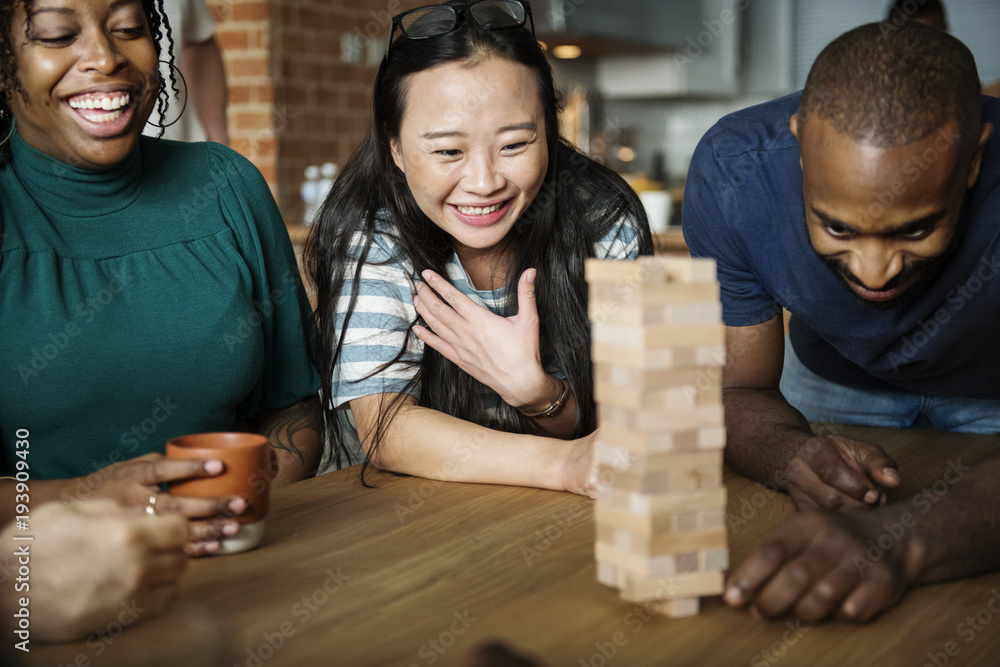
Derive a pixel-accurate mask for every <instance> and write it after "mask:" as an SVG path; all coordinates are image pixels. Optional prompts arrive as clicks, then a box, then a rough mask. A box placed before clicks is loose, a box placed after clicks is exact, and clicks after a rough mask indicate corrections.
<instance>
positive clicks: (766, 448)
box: [722, 387, 813, 489]
mask: <svg viewBox="0 0 1000 667" xmlns="http://www.w3.org/2000/svg"><path fill="white" fill-rule="evenodd" d="M722 401H723V405H724V406H725V414H726V463H728V464H729V467H731V468H732V469H733V470H734V471H736V472H738V473H739V474H741V475H743V476H744V477H749V478H750V479H752V480H754V481H756V482H760V483H762V484H768V485H769V486H774V488H778V489H784V488H785V487H786V484H787V477H786V475H785V468H786V466H787V465H788V461H789V459H790V458H791V456H792V454H794V452H795V451H796V450H798V448H799V447H801V446H802V444H803V443H805V442H806V441H807V440H808V439H809V438H811V437H813V436H812V429H811V428H810V427H809V422H808V421H806V419H805V417H803V416H802V414H801V413H799V411H798V410H796V409H795V408H793V407H792V406H791V405H789V404H788V401H786V400H785V398H784V397H783V396H782V395H781V392H780V391H778V390H777V389H750V388H745V387H732V388H728V389H724V390H723V393H722Z"/></svg>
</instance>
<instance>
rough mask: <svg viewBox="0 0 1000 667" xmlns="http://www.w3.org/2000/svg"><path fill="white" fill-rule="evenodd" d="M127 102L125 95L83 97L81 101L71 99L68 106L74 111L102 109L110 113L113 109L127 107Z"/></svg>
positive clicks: (127, 96)
mask: <svg viewBox="0 0 1000 667" xmlns="http://www.w3.org/2000/svg"><path fill="white" fill-rule="evenodd" d="M129 100H130V96H129V95H128V93H126V94H124V95H116V96H112V97H85V98H82V99H73V100H70V101H69V105H70V106H71V107H72V108H74V109H103V110H104V111H112V110H114V109H121V108H122V107H124V106H128V103H129ZM105 115H106V114H105ZM91 120H93V119H91Z"/></svg>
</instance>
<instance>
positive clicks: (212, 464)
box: [205, 459, 223, 475]
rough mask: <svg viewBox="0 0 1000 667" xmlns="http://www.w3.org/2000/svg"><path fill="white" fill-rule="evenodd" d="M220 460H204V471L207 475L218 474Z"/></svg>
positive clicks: (220, 467) (220, 468) (220, 466)
mask: <svg viewBox="0 0 1000 667" xmlns="http://www.w3.org/2000/svg"><path fill="white" fill-rule="evenodd" d="M222 468H223V466H222V461H219V460H217V459H212V460H211V461H205V472H207V473H208V474H209V475H218V474H219V473H220V472H222Z"/></svg>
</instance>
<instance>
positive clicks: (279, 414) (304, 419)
mask: <svg viewBox="0 0 1000 667" xmlns="http://www.w3.org/2000/svg"><path fill="white" fill-rule="evenodd" d="M321 424H322V421H321V416H320V408H319V398H317V397H312V398H309V399H307V400H304V401H301V402H299V403H295V404H294V405H290V406H288V407H287V408H283V409H281V410H275V411H273V412H268V413H262V414H260V415H257V416H256V417H255V418H254V419H253V420H251V422H250V424H249V426H250V428H252V429H253V430H255V431H257V432H258V433H260V434H261V435H264V436H266V437H267V439H268V440H269V441H270V443H271V448H272V450H273V451H274V456H275V461H276V463H277V472H276V473H275V476H274V480H273V482H272V484H273V485H274V486H283V485H285V484H291V483H292V482H297V481H299V480H303V479H306V478H308V477H312V476H313V475H315V474H316V466H317V464H318V463H319V459H320V435H319V434H320V430H321Z"/></svg>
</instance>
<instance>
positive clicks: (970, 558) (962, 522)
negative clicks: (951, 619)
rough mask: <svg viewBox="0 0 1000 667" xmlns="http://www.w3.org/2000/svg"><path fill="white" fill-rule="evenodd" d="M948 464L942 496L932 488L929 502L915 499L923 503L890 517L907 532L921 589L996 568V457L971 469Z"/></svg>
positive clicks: (999, 529) (999, 519)
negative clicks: (944, 490)
mask: <svg viewBox="0 0 1000 667" xmlns="http://www.w3.org/2000/svg"><path fill="white" fill-rule="evenodd" d="M998 444H1000V442H998ZM951 463H954V465H949V470H948V473H946V474H945V475H944V477H943V478H942V479H943V480H944V482H945V483H947V484H948V485H949V486H948V490H947V491H946V492H945V493H944V495H940V494H937V491H936V489H937V484H935V485H934V488H935V491H934V492H933V494H932V496H930V497H933V499H934V502H932V501H931V500H930V497H928V496H923V495H921V496H920V497H924V498H925V500H926V502H923V503H920V502H918V500H917V497H914V501H913V503H912V505H911V504H910V503H906V505H905V507H906V509H907V510H908V511H906V512H905V513H900V512H898V511H897V512H896V515H898V517H900V519H899V520H900V524H901V525H902V526H903V528H904V529H905V530H912V531H913V534H914V537H915V539H914V540H912V542H911V546H910V549H911V551H912V550H915V551H916V555H915V557H916V559H917V562H918V563H919V574H918V576H917V581H919V582H922V583H930V582H935V581H944V580H947V579H954V578H956V577H964V576H970V575H973V574H979V573H981V572H988V571H991V570H996V569H997V568H1000V487H998V485H997V483H996V480H997V479H1000V452H997V453H994V454H991V455H990V456H989V457H988V458H987V459H985V460H984V461H982V462H980V463H978V464H976V465H974V466H972V468H971V469H967V468H966V466H964V465H962V462H961V461H960V460H955V461H949V464H951ZM890 507H893V506H890ZM884 509H889V508H884ZM911 509H912V510H913V511H909V510H911ZM905 514H910V515H911V516H910V517H906V516H905ZM902 519H907V520H906V521H902ZM907 524H909V525H907Z"/></svg>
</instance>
